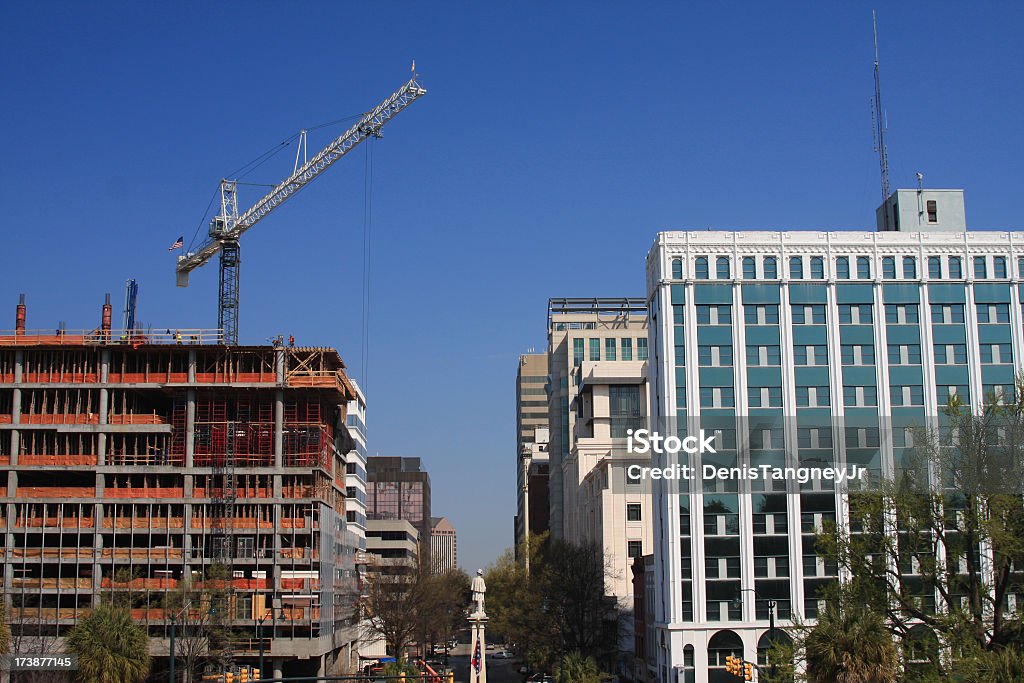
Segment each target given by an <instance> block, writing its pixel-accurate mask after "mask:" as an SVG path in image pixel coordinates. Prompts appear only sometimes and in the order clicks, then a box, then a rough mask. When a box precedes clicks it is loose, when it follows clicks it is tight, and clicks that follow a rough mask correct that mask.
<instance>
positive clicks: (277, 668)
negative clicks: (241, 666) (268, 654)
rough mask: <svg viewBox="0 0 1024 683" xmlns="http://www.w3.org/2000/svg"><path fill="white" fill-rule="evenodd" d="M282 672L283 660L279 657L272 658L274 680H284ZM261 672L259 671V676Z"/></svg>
mask: <svg viewBox="0 0 1024 683" xmlns="http://www.w3.org/2000/svg"><path fill="white" fill-rule="evenodd" d="M283 671H284V659H283V658H281V657H274V678H284V675H283V674H282V672H283ZM262 673H263V672H262V671H261V672H260V674H262Z"/></svg>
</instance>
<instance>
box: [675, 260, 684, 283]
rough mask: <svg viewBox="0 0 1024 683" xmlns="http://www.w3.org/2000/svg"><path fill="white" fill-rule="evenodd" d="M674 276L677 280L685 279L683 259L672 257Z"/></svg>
mask: <svg viewBox="0 0 1024 683" xmlns="http://www.w3.org/2000/svg"><path fill="white" fill-rule="evenodd" d="M672 278H673V279H675V280H682V279H683V259H681V258H674V259H672Z"/></svg>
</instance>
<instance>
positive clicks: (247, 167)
mask: <svg viewBox="0 0 1024 683" xmlns="http://www.w3.org/2000/svg"><path fill="white" fill-rule="evenodd" d="M363 116H364V114H353V115H351V116H345V117H343V118H340V119H334V120H333V121H327V122H326V123H319V124H317V125H315V126H310V127H308V128H306V132H309V131H313V130H320V129H321V128H329V127H330V126H336V125H338V124H340V123H348V122H350V121H355V120H356V119H359V118H362V117H363ZM301 134H302V133H294V134H292V135H291V136H289V137H287V138H285V139H284V140H282V141H281V142H279V143H277V144H276V145H274V146H273V147H271V148H270V149H268V150H267V151H266V152H264V153H263V154H260V155H259V156H258V157H256V158H255V159H253V160H252V161H250V162H249V163H247V164H244V165H243V166H241V167H240V168H238V169H237V170H235V171H234V172H232V173H229V174H228V175H226V176H225V177H226V178H233V179H235V180H236V181H238V180H241V179H242V178H244V177H245V176H247V175H249V174H250V173H252V172H253V171H255V170H256V169H257V168H259V167H260V166H262V165H263V164H265V163H266V162H268V161H270V160H271V159H272V158H274V157H275V156H277V155H278V153H279V152H281V150H283V149H284V148H285V147H288V146H290V145H291V144H292V143H293V142H295V141H296V140H297V139H298V138H299V136H300V135H301ZM239 184H240V185H261V186H262V185H263V183H239ZM266 186H267V187H275V186H274V185H272V184H266ZM219 192H220V184H219V183H218V184H217V188H216V189H215V190H214V191H213V196H212V197H210V203H209V204H207V205H206V211H204V212H203V217H202V218H200V219H199V225H198V226H196V230H195V232H194V233H193V234H192V239H191V240H189V243H188V248H187V249H186V250H185V251H191V249H192V247H193V245H195V243H196V238H197V237H199V231H200V230H202V229H203V225H204V224H205V223H206V219H207V216H209V214H210V208H211V207H213V203H214V202H215V201H216V200H217V194H218V193H219Z"/></svg>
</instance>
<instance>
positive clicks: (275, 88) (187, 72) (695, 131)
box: [0, 2, 1024, 569]
mask: <svg viewBox="0 0 1024 683" xmlns="http://www.w3.org/2000/svg"><path fill="white" fill-rule="evenodd" d="M1022 20H1024V8H1022V6H1021V5H1020V4H1019V3H1017V4H1014V3H976V4H975V5H972V6H970V8H967V7H966V6H964V5H962V4H954V3H935V2H930V3H899V4H895V3H892V4H891V6H888V7H883V8H882V11H881V13H880V15H879V22H880V24H879V34H880V40H881V57H882V81H883V89H884V100H885V105H886V110H887V113H888V122H889V155H890V161H891V167H892V180H893V186H894V187H910V186H913V184H914V172H915V171H922V172H923V173H924V174H925V183H926V185H928V186H931V187H963V188H965V189H966V191H967V211H968V221H969V224H970V225H971V226H972V227H973V228H1000V229H1005V228H1020V227H1021V224H1022V221H1021V215H1022V210H1024V192H1022V190H1021V188H1022V186H1024V182H1022V181H1024V161H1022V158H1024V157H1022V154H1021V152H1022V142H1024V139H1022V138H1024V134H1022V132H1021V130H1022V129H1021V126H1020V112H1021V109H1022V105H1024V93H1022V86H1024V43H1022V42H1021V41H1020V34H1021V30H1022V28H1024V21H1022ZM0 56H2V59H3V64H4V70H3V71H4V74H3V76H2V77H0V78H2V81H0V82H2V89H0V105H2V106H0V141H2V144H3V160H2V162H0V204H2V206H3V213H2V217H0V229H2V231H3V240H2V242H0V244H2V248H0V253H2V254H3V256H4V258H3V269H2V270H0V309H3V307H4V306H10V308H9V309H6V310H8V314H7V315H9V316H10V317H9V318H8V320H9V322H8V324H6V325H4V324H0V328H2V327H13V317H14V310H13V309H14V304H15V303H16V297H17V294H18V293H19V292H25V293H26V294H27V295H28V301H29V326H30V327H38V328H47V329H52V328H53V327H55V326H56V323H57V321H59V320H64V321H66V323H67V325H68V327H70V328H82V327H92V326H94V325H95V324H96V323H97V321H98V317H99V307H100V304H101V303H102V298H103V293H104V292H112V293H114V298H115V300H118V299H119V298H120V297H121V292H122V291H123V283H124V280H125V279H126V278H128V277H135V278H137V279H138V280H139V282H140V288H141V293H140V318H141V319H142V320H143V321H145V322H147V323H150V324H152V325H153V326H154V327H158V328H166V327H171V328H174V327H182V328H185V327H215V325H216V307H215V302H216V298H215V297H216V265H215V264H213V265H210V266H207V267H205V268H203V269H201V270H199V271H197V272H196V273H194V274H193V278H192V285H191V286H190V287H189V288H188V289H177V288H175V286H174V277H173V276H174V273H173V266H174V257H173V256H172V255H170V254H168V252H167V250H166V248H167V247H168V246H169V245H170V243H171V242H172V241H173V240H174V239H175V238H176V237H177V236H178V235H180V234H182V233H184V234H185V237H186V242H188V241H189V240H190V239H191V237H192V235H193V234H194V232H195V230H196V228H197V227H198V226H199V225H200V216H201V215H202V212H203V209H204V208H205V207H206V205H207V202H208V201H209V198H210V195H211V193H212V192H213V190H214V189H215V187H216V183H217V181H218V180H219V179H220V178H221V177H222V176H224V175H225V174H227V173H230V172H231V171H232V170H234V169H236V168H238V167H240V166H242V165H243V164H245V163H246V162H248V161H250V160H251V159H253V158H255V157H256V156H257V155H259V154H260V153H262V152H263V151H265V150H266V149H268V148H270V147H271V146H272V145H274V144H275V143H277V142H279V141H281V140H283V139H285V138H287V137H289V136H290V135H291V134H292V133H294V132H296V131H297V130H298V129H300V128H303V127H309V126H313V125H316V124H318V123H322V122H325V121H331V120H334V119H337V118H341V117H344V116H349V115H352V114H357V113H359V112H361V111H364V110H366V109H369V108H370V107H371V106H372V105H374V104H376V103H377V102H378V101H379V100H381V99H383V98H384V97H385V96H386V95H388V94H389V93H390V92H392V91H393V90H394V89H395V88H396V87H397V86H398V85H400V84H401V83H402V82H404V80H405V79H406V78H407V77H408V71H409V63H410V61H411V60H412V59H413V58H415V59H416V63H417V67H418V71H419V73H420V74H421V79H420V80H421V83H422V84H423V85H424V86H425V87H426V88H427V89H428V91H429V93H428V95H427V96H426V97H425V98H423V99H422V100H421V101H419V102H416V103H415V104H413V105H412V107H410V109H409V110H407V111H406V112H404V113H402V114H401V115H400V116H399V117H398V118H396V119H395V120H394V121H393V122H392V123H390V124H389V125H388V126H387V127H386V128H385V137H384V139H383V140H381V141H378V142H375V143H373V145H374V150H373V157H374V168H375V172H374V181H373V197H374V202H373V221H372V225H373V237H374V258H373V263H372V271H371V280H372V294H371V298H372V305H371V323H370V331H369V335H370V340H371V348H370V362H369V368H368V372H367V373H365V374H366V375H367V376H366V384H367V389H368V393H369V402H370V413H369V429H370V441H371V443H370V449H371V452H373V453H380V454H382V455H383V454H388V455H419V456H422V457H423V458H424V462H425V464H426V466H427V467H428V468H429V470H430V472H431V476H432V479H433V484H434V497H433V500H434V511H435V512H434V514H435V515H446V516H448V517H450V518H451V520H452V522H453V523H454V525H455V526H456V528H457V529H458V531H459V552H460V559H461V560H462V562H463V564H464V566H466V567H467V568H469V569H473V568H475V567H476V566H479V565H483V564H486V563H487V562H489V561H491V560H492V559H493V558H494V557H495V556H496V555H497V554H498V553H499V552H501V550H502V549H503V548H505V547H506V546H507V545H509V544H510V543H511V538H512V515H513V514H514V485H513V478H514V451H515V433H514V416H515V410H514V377H515V371H516V361H517V355H518V354H519V353H521V352H525V351H526V350H527V349H529V348H530V347H536V348H537V349H542V348H543V347H544V346H545V330H544V325H545V306H546V302H547V299H548V297H550V296H624V295H633V296H637V295H642V294H643V281H644V280H643V259H644V256H645V254H646V252H647V249H648V248H649V246H650V244H651V242H652V240H653V237H654V233H655V232H656V231H657V230H660V229H678V228H698V229H703V228H706V227H708V226H712V227H715V228H796V229H812V228H870V227H873V223H874V208H875V206H876V205H877V204H878V203H879V199H880V197H879V193H880V191H879V181H878V165H877V160H876V158H875V156H874V155H873V153H872V145H871V123H870V115H869V98H870V96H871V93H872V80H871V67H872V44H871V5H870V4H862V3H793V4H783V3H703V4H684V3H664V4H661V3H632V4H630V3H610V2H588V3H541V2H524V3H504V4H497V3H469V2H454V3H412V2H401V3H375V4H374V5H373V6H372V7H367V6H366V5H357V4H343V3H315V2H302V3H284V2H281V3H270V2H250V3H198V2H195V3H187V2H185V3H163V4H157V3H131V4H118V3H70V2H69V3H45V2H41V3H6V4H5V5H4V6H3V8H2V9H0ZM340 130H341V129H338V128H334V129H328V130H327V131H319V135H314V134H311V138H310V150H311V151H312V150H314V149H319V147H320V146H321V145H323V144H324V143H326V142H327V140H328V139H329V138H328V136H327V135H326V134H325V133H326V132H332V133H335V134H337V133H340ZM291 154H293V152H292V151H291V149H289V151H288V152H285V153H283V154H281V155H279V156H278V157H276V158H275V160H274V161H271V162H269V163H267V164H265V165H264V166H262V167H261V168H260V169H259V170H258V171H257V172H255V173H253V174H252V175H251V176H249V177H248V178H247V180H250V181H253V182H265V183H273V182H276V181H278V180H280V179H281V178H283V177H284V176H286V175H287V174H288V173H289V172H290V171H291V163H292V159H293V158H294V157H291V158H289V157H290V155H291ZM363 186H364V151H363V150H362V149H358V150H356V151H355V152H353V153H352V155H351V158H347V159H344V160H342V161H341V162H339V163H338V164H337V165H336V167H335V168H333V169H331V171H330V172H329V173H328V174H326V175H325V176H324V177H322V178H320V179H319V180H318V181H317V182H316V183H315V184H314V185H312V186H310V187H309V188H308V189H307V190H305V191H304V192H303V193H302V194H301V195H300V196H299V197H297V198H295V199H294V200H292V201H290V202H289V203H288V204H286V205H285V206H284V207H282V208H281V209H279V210H278V211H276V212H275V213H274V214H273V215H271V216H270V217H269V218H267V219H266V220H264V221H263V222H262V223H260V224H259V225H258V226H256V227H255V228H253V230H251V231H250V232H249V233H248V234H246V236H245V237H244V238H243V247H242V249H243V251H242V255H243V266H242V309H241V317H240V328H241V337H242V341H243V342H246V343H262V342H264V341H265V340H266V339H267V338H269V337H272V336H273V335H275V334H279V333H281V334H285V335H287V334H294V335H295V337H296V339H297V340H298V343H300V344H310V345H313V344H316V345H333V346H337V347H338V348H339V349H340V351H341V353H342V355H343V357H344V358H346V359H347V361H348V362H349V364H350V365H351V366H352V368H351V369H352V372H353V375H354V376H356V377H357V378H358V377H363V376H364V369H363V368H361V367H359V358H360V346H359V345H360V338H361V327H360V319H361V309H360V300H361V289H360V282H361V278H362V273H361V268H362V258H361V250H362V238H363V232H362V230H363V223H364V221H363ZM257 196H258V192H257V190H256V189H255V188H247V189H246V188H243V194H242V197H241V199H242V203H243V205H247V201H248V202H251V201H254V200H255V199H256V198H257ZM205 229H206V227H205V225H203V226H202V228H201V230H200V235H202V231H204V230H205ZM5 301H6V304H5V303H4V302H5Z"/></svg>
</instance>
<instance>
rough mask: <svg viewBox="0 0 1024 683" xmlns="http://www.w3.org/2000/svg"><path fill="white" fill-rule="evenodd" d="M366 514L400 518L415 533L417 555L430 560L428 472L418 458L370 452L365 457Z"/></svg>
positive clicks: (384, 518) (383, 517)
mask: <svg viewBox="0 0 1024 683" xmlns="http://www.w3.org/2000/svg"><path fill="white" fill-rule="evenodd" d="M366 477H367V480H366V516H367V518H368V519H371V520H373V519H376V520H392V519H404V520H405V521H407V522H410V523H411V524H412V525H413V526H414V527H416V531H417V533H418V538H419V543H420V546H421V547H420V557H422V558H423V560H425V561H427V562H429V561H430V475H429V474H428V473H427V471H426V470H423V469H420V459H419V458H402V457H390V456H371V457H369V458H367V460H366Z"/></svg>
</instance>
